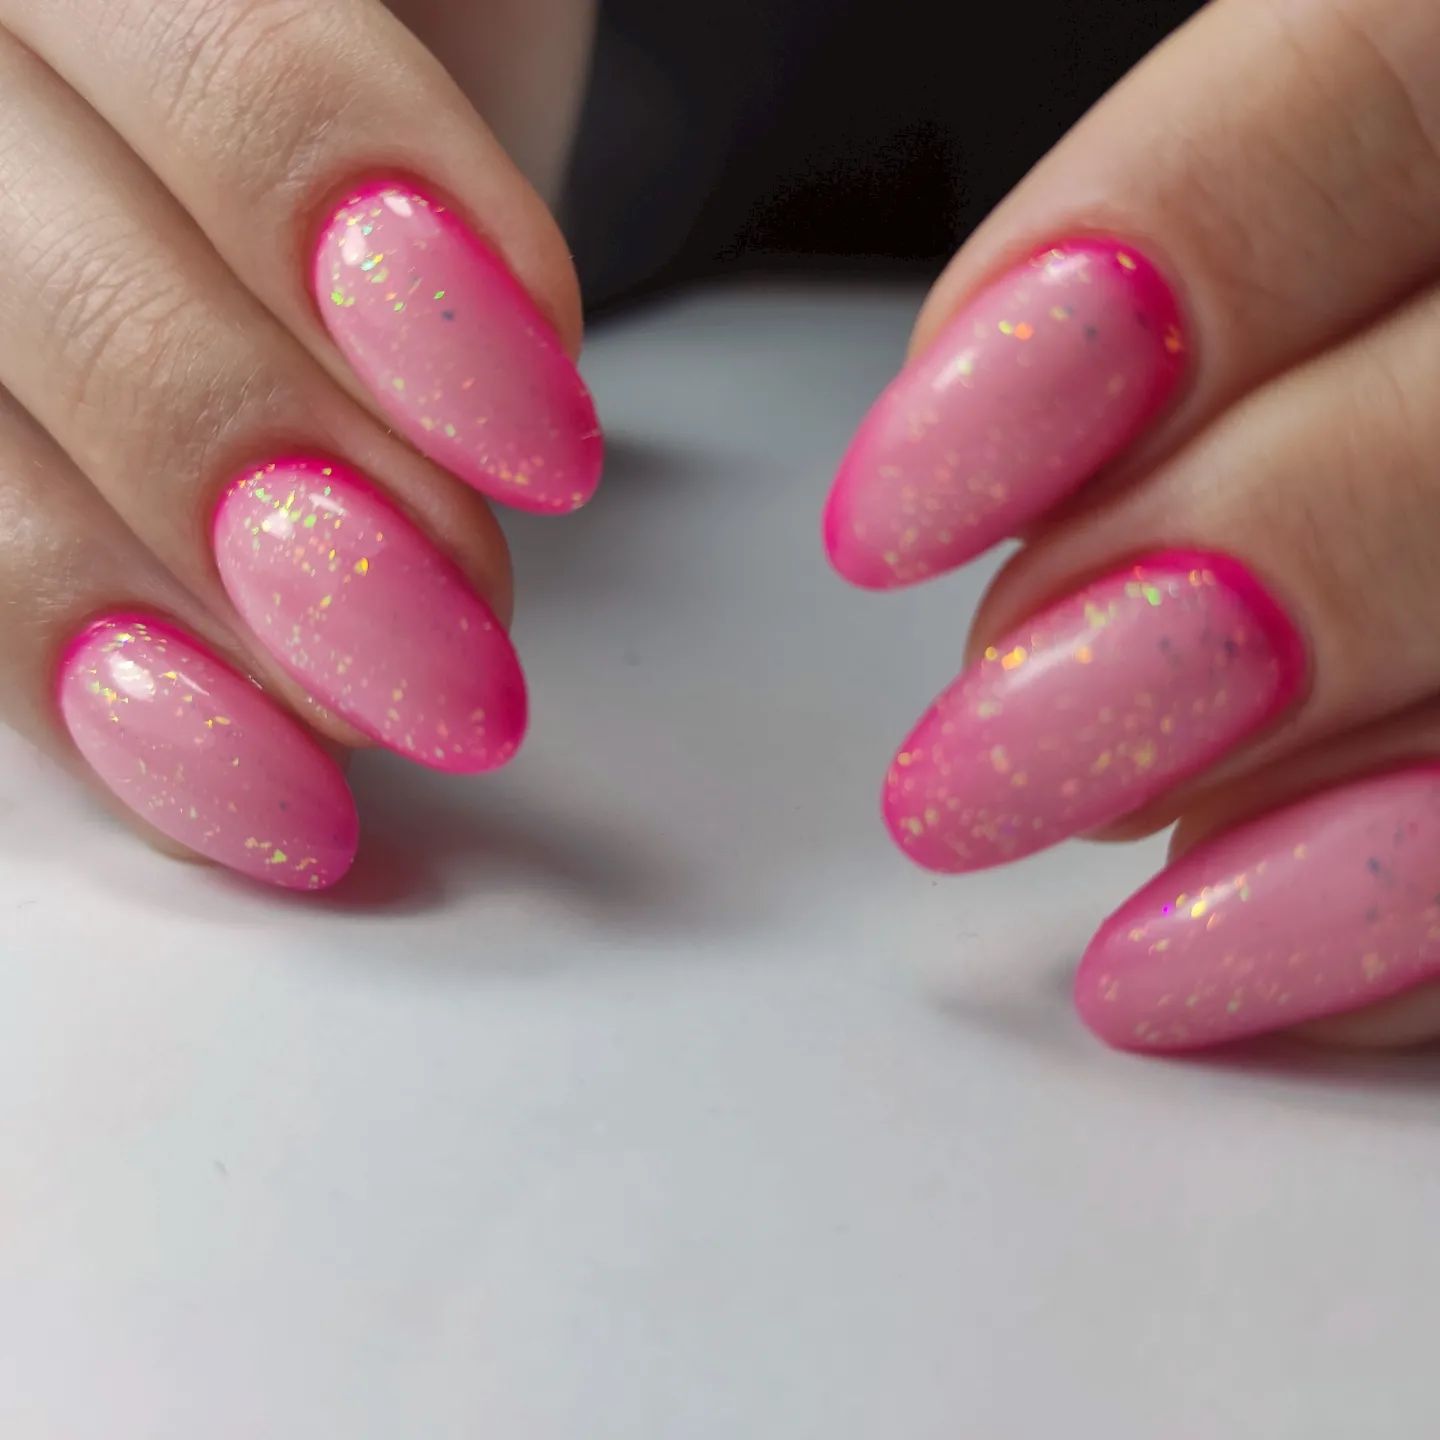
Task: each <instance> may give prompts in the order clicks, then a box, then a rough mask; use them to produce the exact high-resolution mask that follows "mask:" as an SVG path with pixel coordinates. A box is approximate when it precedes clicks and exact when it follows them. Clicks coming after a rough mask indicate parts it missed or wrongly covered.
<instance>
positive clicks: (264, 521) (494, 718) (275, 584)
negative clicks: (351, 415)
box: [214, 457, 526, 773]
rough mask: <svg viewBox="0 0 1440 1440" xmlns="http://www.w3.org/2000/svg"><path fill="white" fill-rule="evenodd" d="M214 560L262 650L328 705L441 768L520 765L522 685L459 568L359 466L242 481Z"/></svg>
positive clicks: (292, 468)
mask: <svg viewBox="0 0 1440 1440" xmlns="http://www.w3.org/2000/svg"><path fill="white" fill-rule="evenodd" d="M214 544H215V559H216V563H217V565H218V566H219V570H220V578H221V581H222V582H223V584H224V586H225V589H226V591H227V592H228V593H229V595H230V598H231V600H232V601H233V602H234V605H235V608H236V609H237V610H238V611H239V612H240V614H241V616H242V617H243V618H244V620H245V622H246V624H247V625H249V626H250V628H251V629H252V630H253V631H254V633H255V635H256V636H257V638H258V639H259V640H260V642H261V643H262V644H263V645H264V646H265V647H266V649H267V650H269V651H270V652H271V654H273V655H274V656H275V658H276V659H277V660H279V662H280V663H281V664H282V665H283V666H284V667H285V669H286V670H287V671H288V672H289V673H290V674H291V675H292V676H294V677H295V679H296V680H298V681H299V682H300V683H301V684H302V685H304V686H305V687H306V689H307V690H309V692H310V693H311V694H312V695H313V696H314V697H315V698H316V699H317V700H319V701H320V702H321V703H322V704H323V705H325V706H326V707H327V708H329V709H330V710H332V711H334V712H335V713H336V714H337V715H340V716H342V717H343V718H344V719H346V720H348V721H349V722H350V724H352V725H353V726H355V728H356V729H357V730H359V731H361V732H362V733H363V734H365V735H368V736H369V737H370V738H371V739H372V740H375V741H377V742H378V743H379V744H381V745H384V746H387V747H388V748H389V749H391V750H394V751H396V752H398V753H399V754H401V755H404V756H406V757H407V758H408V759H411V760H414V761H417V762H418V763H419V764H422V765H427V766H429V767H431V768H432V769H436V770H447V771H452V772H458V773H473V772H476V771H481V770H493V769H495V768H497V767H498V766H501V765H504V764H506V763H507V762H508V761H509V760H511V759H512V758H513V757H514V755H515V752H516V751H517V750H518V749H519V746H520V742H521V740H522V739H523V737H524V734H525V725H526V695H525V678H524V675H523V674H522V672H521V669H520V661H519V659H518V658H517V656H516V654H515V648H514V646H513V645H512V644H511V643H510V637H509V636H508V635H507V634H506V633H505V630H504V628H503V627H502V626H501V624H500V622H499V621H498V620H497V619H496V618H495V615H494V613H493V612H492V611H491V609H490V607H489V606H488V605H486V603H485V602H484V601H483V600H482V599H481V598H480V597H479V596H478V595H477V594H476V593H475V592H474V590H473V589H472V588H471V587H470V585H469V583H468V582H467V581H466V580H465V578H464V576H463V575H462V574H461V573H460V570H459V568H458V567H457V566H456V565H455V563H454V562H453V561H452V560H451V559H450V558H449V557H448V556H446V555H443V554H442V553H441V552H440V551H439V550H438V549H437V548H436V547H435V546H434V545H433V544H432V543H431V542H430V541H429V540H428V539H427V538H426V537H425V536H424V535H423V534H421V532H420V531H419V530H418V529H417V528H416V526H415V525H414V524H412V523H411V521H409V520H408V519H406V517H405V516H404V515H402V514H401V513H400V511H399V510H397V509H396V508H395V506H394V505H392V504H391V503H390V502H389V501H388V500H386V499H385V498H384V497H383V496H382V495H381V494H380V492H379V491H378V490H377V489H375V488H374V486H372V485H370V484H369V483H368V482H367V481H365V480H364V479H362V478H361V477H360V475H358V474H357V473H356V472H355V471H354V470H351V469H349V468H348V467H346V466H344V465H341V464H338V463H337V462H334V461H329V460H324V459H315V458H308V457H296V458H291V459H287V460H276V461H273V462H271V463H270V464H268V465H264V466H262V467H260V468H259V469H257V470H253V471H251V472H249V473H248V474H246V475H244V476H243V477H241V478H240V479H239V480H236V481H235V482H234V483H233V484H232V485H231V486H230V487H229V489H228V490H226V492H225V494H224V496H223V497H222V498H221V501H220V505H219V508H218V509H217V510H216V512H215V526H214Z"/></svg>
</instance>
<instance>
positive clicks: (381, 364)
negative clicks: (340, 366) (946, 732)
mask: <svg viewBox="0 0 1440 1440" xmlns="http://www.w3.org/2000/svg"><path fill="white" fill-rule="evenodd" d="M313 275H314V286H315V295H316V300H317V302H318V304H319V306H320V311H321V314H322V316H323V318H324V320H325V324H326V326H327V327H328V329H329V331H330V334H331V336H332V337H333V338H334V340H335V343H336V344H337V345H338V346H339V347H340V349H341V350H342V351H343V352H344V353H345V356H346V357H347V359H348V360H349V361H350V364H351V365H352V366H353V367H354V369H355V373H356V374H357V375H359V377H360V378H361V380H363V381H364V382H365V384H366V386H368V388H369V389H370V392H371V393H372V394H373V395H374V397H375V399H376V401H377V403H378V404H379V405H380V407H381V409H382V410H384V412H385V413H386V415H387V416H389V418H390V420H391V422H392V423H393V424H394V425H395V428H396V429H397V430H399V431H400V432H401V433H402V434H403V435H405V436H406V437H407V438H408V439H409V440H410V441H411V443H412V444H413V445H415V446H416V447H417V448H418V449H419V450H420V451H422V452H423V453H424V454H426V455H428V456H429V457H430V458H431V459H432V460H434V461H436V462H438V463H439V464H441V465H444V466H445V467H446V468H447V469H448V470H450V471H451V472H452V473H454V474H455V475H458V476H459V477H460V478H461V479H462V480H464V481H465V482H466V483H467V484H469V485H473V486H474V487H475V488H476V489H477V490H481V491H483V492H484V493H485V494H486V495H490V496H493V497H494V498H495V499H496V500H500V501H502V502H504V503H505V504H506V505H515V506H518V507H519V508H520V509H522V510H533V511H537V512H539V513H543V514H552V513H554V512H556V511H562V512H563V511H569V510H574V509H576V508H577V507H579V506H581V505H583V504H584V503H585V502H586V501H587V500H588V499H589V498H590V497H591V495H593V494H594V493H595V487H596V485H597V484H599V481H600V464H601V459H602V455H603V451H604V442H603V440H602V439H601V435H600V426H599V423H598V421H597V420H596V418H595V405H594V402H593V401H592V400H591V398H590V392H589V391H588V390H587V389H586V388H585V384H584V382H583V381H582V380H581V379H580V375H579V372H578V371H577V370H576V369H575V366H574V365H573V364H572V363H571V360H570V358H569V356H568V355H566V353H565V351H564V348H563V347H562V346H561V344H560V338H559V336H558V335H556V333H555V331H554V329H553V328H552V326H551V325H550V323H549V321H547V320H546V319H545V317H544V316H543V315H542V314H541V313H540V311H539V310H538V309H537V308H536V306H535V302H534V301H533V300H532V299H531V298H530V296H529V295H528V294H527V293H526V291H525V289H524V288H523V287H522V286H521V284H520V282H519V281H518V280H516V279H515V277H514V276H513V275H512V274H511V273H510V271H509V270H508V269H507V268H506V265H505V263H504V261H502V260H501V259H500V257H499V256H498V255H497V254H496V253H495V252H494V251H493V250H491V249H490V247H489V246H488V245H486V244H485V242H484V241H482V240H481V239H480V238H479V236H477V235H476V234H475V232H474V231H473V230H471V229H470V227H469V226H468V225H467V224H466V223H465V222H464V221H463V220H462V219H461V218H460V217H459V216H458V215H456V214H455V212H454V211H453V210H450V209H448V208H447V207H446V206H445V205H443V204H441V203H440V201H438V200H436V199H434V198H432V197H431V196H429V195H426V194H425V193H423V192H422V191H420V190H417V189H416V188H415V187H414V186H413V185H408V184H404V183H400V182H396V181H376V182H373V183H371V184H368V185H365V186H362V187H361V188H360V189H358V190H356V191H355V192H354V193H353V194H352V195H351V196H350V197H349V198H348V199H347V200H346V201H345V203H344V204H343V205H341V206H340V208H339V209H338V210H337V211H336V212H335V213H334V215H333V216H332V217H331V218H330V220H329V221H328V223H327V224H326V226H325V229H324V231H323V233H322V234H321V236H320V241H319V244H318V246H317V247H316V251H315V262H314V272H313Z"/></svg>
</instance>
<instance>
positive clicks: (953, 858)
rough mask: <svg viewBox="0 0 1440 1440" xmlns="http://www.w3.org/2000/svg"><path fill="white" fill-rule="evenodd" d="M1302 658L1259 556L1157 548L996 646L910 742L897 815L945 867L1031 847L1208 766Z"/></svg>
mask: <svg viewBox="0 0 1440 1440" xmlns="http://www.w3.org/2000/svg"><path fill="white" fill-rule="evenodd" d="M1304 673H1305V662H1304V653H1303V648H1302V645H1301V642H1300V639H1299V637H1298V635H1297V634H1296V631H1295V629H1294V627H1293V626H1292V625H1291V624H1290V622H1289V621H1288V620H1287V619H1286V618H1285V615H1284V614H1283V612H1282V611H1281V610H1280V608H1279V607H1278V606H1277V605H1276V604H1275V602H1274V601H1273V600H1272V599H1271V598H1270V597H1269V596H1268V595H1267V594H1266V593H1265V591H1264V590H1263V589H1262V588H1261V586H1260V584H1259V583H1258V582H1257V581H1256V580H1255V578H1254V577H1253V576H1252V575H1251V574H1250V572H1249V571H1248V570H1246V569H1245V568H1244V566H1242V565H1240V564H1239V563H1238V562H1237V561H1234V560H1231V559H1228V558H1226V557H1224V556H1220V555H1204V554H1189V553H1183V552H1171V553H1167V554H1162V555H1156V556H1153V557H1151V558H1149V559H1146V560H1142V561H1140V562H1138V563H1137V564H1133V565H1129V566H1127V567H1126V568H1125V569H1124V570H1120V571H1117V572H1115V573H1114V574H1112V575H1107V576H1105V577H1104V578H1102V579H1099V580H1096V581H1095V582H1094V583H1093V584H1091V585H1088V586H1086V587H1085V589H1083V590H1081V591H1079V592H1078V593H1077V594H1074V595H1071V596H1070V597H1068V598H1067V599H1065V600H1062V601H1060V603H1059V604H1057V605H1054V606H1052V607H1051V608H1050V609H1048V610H1045V611H1042V612H1041V613H1040V614H1039V615H1037V616H1035V617H1034V618H1033V619H1031V620H1030V621H1029V623H1027V624H1026V625H1024V626H1022V627H1021V628H1020V629H1018V630H1016V631H1015V632H1014V633H1013V634H1011V635H1009V636H1007V637H1006V638H1005V639H1003V640H1001V641H998V642H997V643H996V644H994V645H992V646H991V647H990V648H989V649H987V650H986V651H985V654H984V657H983V658H982V659H981V660H979V661H978V662H977V663H976V664H974V665H973V666H971V667H970V669H968V670H967V671H966V672H965V673H964V674H963V675H961V676H960V678H959V679H958V680H957V681H956V682H955V683H954V684H953V685H952V686H951V687H950V688H949V689H948V690H947V691H945V693H944V694H943V695H941V696H940V698H939V699H938V700H937V701H936V702H935V704H934V705H933V706H932V707H931V709H930V711H929V713H928V714H927V715H926V716H925V717H924V719H922V720H921V721H920V724H919V725H918V726H917V727H916V729H915V731H914V733H913V734H912V735H911V736H910V738H909V739H908V740H907V741H906V742H905V744H904V746H903V747H902V748H901V750H900V753H899V754H898V755H897V756H896V757H895V762H894V764H893V765H892V766H891V768H890V773H889V775H888V777H887V779H886V786H885V818H886V821H887V822H888V824H889V826H890V829H891V833H892V834H893V835H894V836H895V840H896V843H897V844H899V845H900V847H901V848H902V849H903V850H904V851H905V852H906V853H907V854H908V855H909V856H910V857H911V859H913V860H915V861H916V862H917V863H918V864H920V865H923V866H925V867H926V868H928V869H931V870H946V871H962V870H983V869H985V868H986V867H987V866H991V865H999V864H1003V863H1005V862H1006V861H1009V860H1018V859H1019V858H1020V857H1021V856H1024V855H1029V854H1031V853H1032V852H1033V851H1036V850H1041V849H1044V848H1045V847H1046V846H1047V845H1054V844H1055V843H1057V842H1058V841H1060V840H1064V839H1066V838H1067V837H1069V836H1071V835H1078V834H1082V833H1083V832H1085V831H1087V830H1093V829H1095V828H1096V827H1098V826H1100V825H1104V824H1107V823H1109V822H1110V821H1113V820H1118V819H1119V818H1120V817H1121V816H1123V815H1127V814H1129V813H1130V812H1131V811H1134V810H1137V809H1139V808H1140V807H1141V806H1142V805H1145V804H1146V803H1147V802H1149V801H1151V800H1153V799H1155V797H1156V796H1158V795H1161V794H1163V793H1164V792H1165V791H1166V790H1168V789H1170V787H1171V786H1173V785H1174V784H1175V783H1176V782H1177V781H1179V780H1182V779H1184V778H1185V777H1186V776H1189V775H1192V774H1194V773H1195V772H1197V771H1199V770H1202V769H1204V768H1205V767H1206V766H1207V765H1209V764H1211V763H1212V762H1213V761H1215V760H1216V759H1218V758H1219V757H1220V756H1221V755H1222V754H1224V753H1225V751H1227V750H1228V749H1230V748H1231V746H1233V745H1234V744H1235V743H1236V742H1237V741H1239V740H1240V739H1242V738H1243V737H1244V736H1246V735H1248V734H1250V733H1251V732H1252V731H1254V730H1257V729H1258V728H1260V727H1261V726H1263V725H1264V724H1265V723H1266V722H1267V721H1269V720H1271V719H1273V718H1274V717H1275V716H1276V715H1277V714H1278V713H1279V712H1280V711H1281V710H1283V709H1284V708H1285V707H1286V705H1288V704H1289V702H1290V701H1291V699H1292V698H1293V697H1294V696H1295V694H1296V693H1297V691H1298V690H1299V687H1300V685H1301V683H1302V682H1303V678H1304Z"/></svg>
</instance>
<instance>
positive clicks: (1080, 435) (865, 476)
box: [825, 239, 1185, 590]
mask: <svg viewBox="0 0 1440 1440" xmlns="http://www.w3.org/2000/svg"><path fill="white" fill-rule="evenodd" d="M1184 349H1185V346H1184V341H1183V338H1182V331H1181V323H1180V312H1179V309H1178V307H1177V305H1176V302H1175V297H1174V296H1173V295H1172V294H1171V291H1170V289H1169V287H1168V286H1167V285H1166V283H1165V281H1164V280H1163V279H1162V278H1161V276H1160V274H1159V272H1158V271H1157V270H1156V269H1155V267H1154V266H1153V265H1152V264H1150V262H1149V261H1148V260H1146V259H1145V258H1144V256H1143V255H1141V253H1140V252H1139V251H1138V250H1136V249H1135V248H1134V247H1133V246H1130V245H1124V244H1122V243H1121V242H1119V241H1118V240H1103V239H1089V240H1066V241H1062V242H1061V243H1059V244H1058V245H1052V246H1049V247H1047V248H1046V249H1044V250H1042V251H1040V252H1039V253H1038V254H1036V255H1035V256H1034V257H1033V258H1032V259H1030V260H1027V261H1026V262H1025V263H1024V264H1022V265H1018V266H1016V267H1015V268H1014V269H1013V270H1011V271H1009V272H1008V273H1007V274H1005V275H1002V276H1001V277H1000V278H999V279H998V280H996V281H995V282H994V283H993V284H991V285H989V286H987V287H986V288H985V289H984V290H982V291H980V293H979V294H978V295H976V296H975V297H974V298H973V299H972V300H971V301H970V302H969V304H967V305H965V306H964V307H963V308H962V309H961V311H960V313H959V314H958V315H956V316H955V318H954V319H953V320H952V321H951V322H950V324H949V325H948V326H947V328H946V329H945V330H944V332H943V333H942V334H941V335H940V337H939V338H938V339H937V340H936V341H935V343H934V344H933V345H931V346H930V348H929V349H928V350H927V351H926V352H925V353H924V354H923V355H921V356H919V357H918V358H917V359H916V360H915V361H913V362H912V363H911V364H910V365H908V366H907V367H906V368H905V370H904V371H902V372H901V374H900V376H899V378H898V379H896V380H895V381H894V382H893V383H892V384H891V386H890V388H889V389H888V390H886V391H885V393H884V394H883V395H882V396H881V397H880V399H879V400H878V401H877V402H876V404H875V406H874V408H873V409H872V410H871V411H870V413H869V415H867V416H866V418H865V420H864V422H863V423H862V424H861V426H860V430H859V433H858V434H857V435H856V437H855V439H854V441H853V442H852V444H851V446H850V450H849V453H848V454H847V455H846V456H845V459H844V461H843V463H842V464H841V467H840V473H839V475H838V476H837V478H836V481H835V486H834V489H833V490H832V491H831V494H830V501H829V505H828V507H827V509H826V512H825V544H826V549H827V550H828V552H829V555H830V560H831V563H832V564H833V565H834V566H835V568H836V569H837V570H838V571H839V572H840V573H841V574H842V575H843V576H844V577H845V578H846V579H847V580H850V581H852V582H853V583H854V584H856V585H863V586H866V587H868V588H871V589H876V590H886V589H891V588H893V587H895V586H899V585H910V584H913V583H915V582H916V581H919V580H925V579H927V578H929V577H930V576H932V575H939V574H941V573H942V572H944V571H946V570H950V569H953V568H954V567H955V566H956V565H959V564H961V563H962V562H964V561H966V560H969V559H971V558H972V557H973V556H975V555H978V554H980V553H981V551H983V550H987V549H989V548H990V546H992V545H994V544H995V543H996V542H997V541H999V540H1003V539H1005V538H1006V537H1007V536H1011V535H1014V534H1016V533H1017V532H1019V531H1020V530H1021V529H1022V528H1023V527H1024V526H1025V525H1027V524H1028V523H1029V522H1030V521H1031V520H1033V519H1035V518H1036V517H1037V516H1039V515H1042V514H1044V512H1045V511H1046V510H1048V509H1050V508H1051V506H1053V505H1055V504H1056V503H1057V502H1058V501H1060V500H1062V499H1063V498H1064V497H1065V496H1066V495H1068V494H1070V492H1071V491H1073V490H1075V489H1076V488H1077V487H1078V486H1080V485H1082V484H1083V483H1084V482H1085V481H1086V480H1088V479H1089V478H1090V477H1091V476H1092V475H1094V474H1095V472H1096V471H1097V470H1099V469H1100V468H1101V467H1102V466H1104V465H1106V464H1108V463H1109V462H1110V461H1111V460H1114V459H1115V458H1116V457H1117V456H1118V455H1119V454H1120V453H1121V452H1122V451H1123V450H1124V449H1125V448H1126V447H1127V446H1128V445H1129V444H1130V443H1131V442H1132V441H1133V440H1135V439H1136V437H1137V436H1138V435H1139V434H1140V432H1141V431H1142V430H1144V429H1145V427H1146V426H1147V425H1148V424H1149V422H1150V421H1151V420H1152V419H1154V417H1155V416H1156V414H1157V413H1158V412H1159V411H1160V410H1161V409H1162V408H1163V407H1164V406H1165V404H1166V402H1167V401H1168V400H1169V399H1170V397H1171V395H1172V394H1173V393H1174V390H1175V387H1176V384H1177V382H1178V381H1179V378H1180V374H1181V370H1182V367H1183V355H1184Z"/></svg>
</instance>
